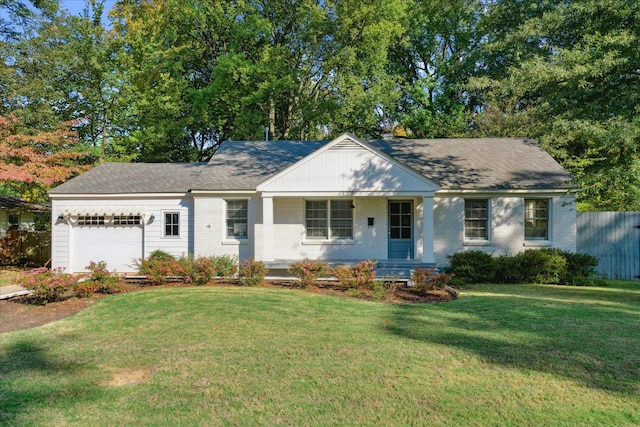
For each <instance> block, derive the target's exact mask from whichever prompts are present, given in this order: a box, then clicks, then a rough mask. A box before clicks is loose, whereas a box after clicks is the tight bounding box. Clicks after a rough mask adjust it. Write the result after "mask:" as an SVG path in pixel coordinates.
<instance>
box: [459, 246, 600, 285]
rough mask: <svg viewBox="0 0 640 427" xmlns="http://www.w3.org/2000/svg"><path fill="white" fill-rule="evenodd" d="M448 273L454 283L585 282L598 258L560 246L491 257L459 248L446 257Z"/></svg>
mask: <svg viewBox="0 0 640 427" xmlns="http://www.w3.org/2000/svg"><path fill="white" fill-rule="evenodd" d="M448 258H449V259H450V261H451V264H450V266H449V268H448V269H447V272H448V273H451V274H453V275H455V279H456V280H455V281H456V283H458V284H465V283H486V282H497V283H545V284H561V285H575V286H587V285H593V284H595V282H596V271H595V267H596V266H597V265H598V259H597V258H596V257H594V256H592V255H587V254H575V253H572V252H567V251H563V250H560V249H552V248H543V249H528V250H526V251H524V252H521V253H519V254H517V255H515V256H498V257H494V256H493V255H491V254H487V253H485V252H481V251H468V252H459V253H456V254H454V255H450V256H449V257H448Z"/></svg>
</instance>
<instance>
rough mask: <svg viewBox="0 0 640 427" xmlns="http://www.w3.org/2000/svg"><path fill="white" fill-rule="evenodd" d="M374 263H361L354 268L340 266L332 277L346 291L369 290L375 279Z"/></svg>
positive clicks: (369, 261) (368, 261) (335, 269)
mask: <svg viewBox="0 0 640 427" xmlns="http://www.w3.org/2000/svg"><path fill="white" fill-rule="evenodd" d="M376 263H377V262H376V261H371V260H367V261H361V262H359V263H358V264H356V265H354V266H351V267H349V266H346V265H340V266H338V267H336V268H334V269H333V275H334V276H335V277H336V279H338V281H339V282H340V283H341V284H342V285H343V286H345V287H346V288H348V289H360V288H362V289H371V288H372V287H373V282H374V280H375V278H376V270H375V267H376Z"/></svg>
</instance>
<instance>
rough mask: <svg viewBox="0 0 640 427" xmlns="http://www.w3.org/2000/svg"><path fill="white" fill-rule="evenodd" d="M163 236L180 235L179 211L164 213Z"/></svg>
mask: <svg viewBox="0 0 640 427" xmlns="http://www.w3.org/2000/svg"><path fill="white" fill-rule="evenodd" d="M164 237H180V213H179V212H165V213H164Z"/></svg>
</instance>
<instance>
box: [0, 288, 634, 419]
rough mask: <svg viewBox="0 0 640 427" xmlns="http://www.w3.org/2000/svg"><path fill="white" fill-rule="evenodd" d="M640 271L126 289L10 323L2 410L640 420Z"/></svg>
mask: <svg viewBox="0 0 640 427" xmlns="http://www.w3.org/2000/svg"><path fill="white" fill-rule="evenodd" d="M638 319H640V286H639V285H638V284H637V283H630V282H611V285H610V286H609V287H604V288H576V287H557V286H541V285H518V286H509V285H477V286H469V287H467V288H466V289H465V290H464V291H463V292H462V295H461V298H460V299H458V300H455V301H453V302H449V303H440V304H416V305H392V304H384V303H373V302H365V301H358V300H349V299H343V298H338V297H330V296H326V295H318V294H313V293H308V292H301V291H292V290H283V289H267V288H240V287H192V288H181V287H180V288H165V289H149V290H146V291H140V292H133V293H130V294H121V295H116V296H110V297H108V298H104V299H102V300H100V301H98V302H96V303H95V304H94V305H93V306H91V307H90V308H88V309H86V310H85V311H83V312H81V313H79V314H77V315H75V316H73V317H70V318H68V319H65V320H63V321H59V322H56V323H53V324H49V325H46V326H43V327H39V328H34V329H29V330H24V331H17V332H11V333H5V334H0V408H1V409H0V424H9V425H56V426H57V425H131V424H136V425H227V424H230V425H336V424H343V425H344V424H360V425H361V424H366V425H412V424H413V425H452V426H459V425H532V426H540V425H553V426H556V425H638V424H640V353H639V352H638V349H639V348H640V333H639V331H638V324H639V323H638Z"/></svg>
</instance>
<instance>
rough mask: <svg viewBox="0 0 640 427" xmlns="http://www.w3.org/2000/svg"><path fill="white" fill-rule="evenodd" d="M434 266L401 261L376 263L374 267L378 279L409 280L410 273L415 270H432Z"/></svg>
mask: <svg viewBox="0 0 640 427" xmlns="http://www.w3.org/2000/svg"><path fill="white" fill-rule="evenodd" d="M435 266H436V265H435V264H433V263H424V262H420V261H412V260H407V261H405V260H402V261H395V260H389V261H386V260H385V261H378V264H377V265H376V277H377V278H379V279H382V278H385V277H389V278H394V277H395V278H398V279H409V278H411V271H412V270H415V269H416V268H425V269H428V268H432V267H435Z"/></svg>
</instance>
